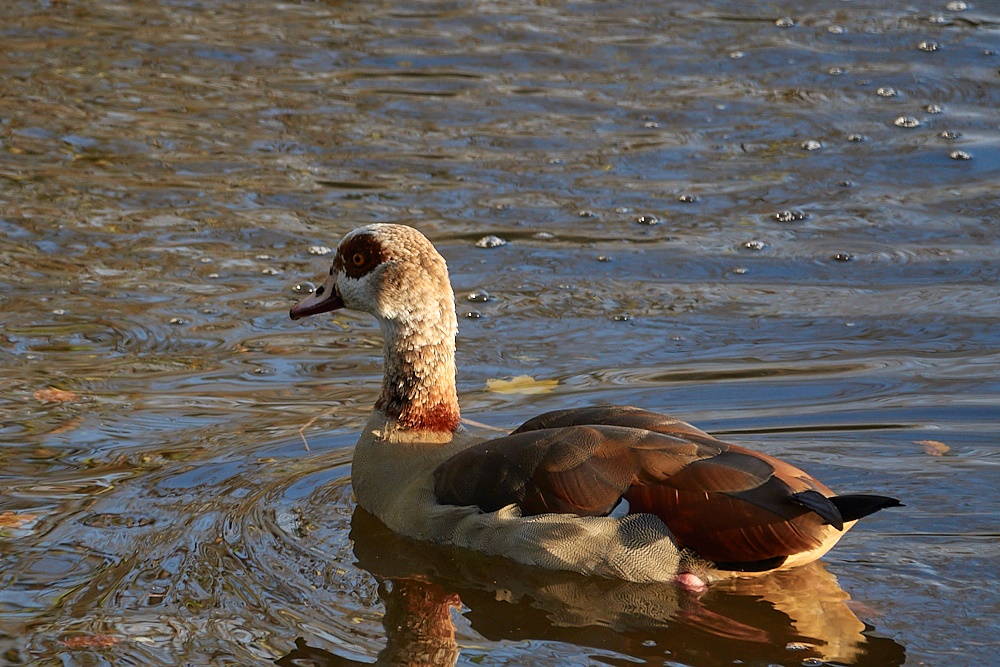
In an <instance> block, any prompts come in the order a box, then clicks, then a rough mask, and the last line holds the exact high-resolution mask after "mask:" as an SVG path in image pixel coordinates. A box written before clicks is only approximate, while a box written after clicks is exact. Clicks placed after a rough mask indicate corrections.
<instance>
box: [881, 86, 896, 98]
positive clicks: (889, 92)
mask: <svg viewBox="0 0 1000 667" xmlns="http://www.w3.org/2000/svg"><path fill="white" fill-rule="evenodd" d="M875 94H876V95H878V96H879V97H896V95H899V91H897V90H896V89H895V88H893V87H892V86H880V87H879V89H878V90H876V91H875Z"/></svg>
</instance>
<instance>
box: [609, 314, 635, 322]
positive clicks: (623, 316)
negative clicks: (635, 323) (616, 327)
mask: <svg viewBox="0 0 1000 667" xmlns="http://www.w3.org/2000/svg"><path fill="white" fill-rule="evenodd" d="M612 319H614V321H615V322H631V321H632V316H631V315H629V314H628V313H621V314H620V315H615V316H614V317H613V318H612Z"/></svg>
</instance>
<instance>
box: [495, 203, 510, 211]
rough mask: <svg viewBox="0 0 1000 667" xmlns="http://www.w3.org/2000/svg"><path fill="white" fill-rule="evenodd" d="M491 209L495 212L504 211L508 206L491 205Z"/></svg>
mask: <svg viewBox="0 0 1000 667" xmlns="http://www.w3.org/2000/svg"><path fill="white" fill-rule="evenodd" d="M493 208H494V209H496V210H497V211H506V210H508V209H509V208H510V204H493Z"/></svg>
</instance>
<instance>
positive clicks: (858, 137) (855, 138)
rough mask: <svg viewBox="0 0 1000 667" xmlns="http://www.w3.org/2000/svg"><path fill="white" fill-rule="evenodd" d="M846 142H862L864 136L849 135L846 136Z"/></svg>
mask: <svg viewBox="0 0 1000 667" xmlns="http://www.w3.org/2000/svg"><path fill="white" fill-rule="evenodd" d="M847 140H848V141H855V142H858V141H864V140H865V135H863V134H849V135H847Z"/></svg>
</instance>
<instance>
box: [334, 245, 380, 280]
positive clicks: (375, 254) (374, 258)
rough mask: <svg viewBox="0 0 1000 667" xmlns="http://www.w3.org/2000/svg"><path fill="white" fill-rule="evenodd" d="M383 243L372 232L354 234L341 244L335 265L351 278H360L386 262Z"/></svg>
mask: <svg viewBox="0 0 1000 667" xmlns="http://www.w3.org/2000/svg"><path fill="white" fill-rule="evenodd" d="M385 259H386V254H385V252H384V251H383V249H382V245H381V244H380V243H379V242H378V241H377V240H376V239H375V237H374V236H372V235H371V234H359V235H358V236H353V237H351V238H350V239H348V240H347V241H345V242H344V243H342V244H341V246H340V249H339V250H338V251H337V259H336V260H335V262H334V266H336V265H338V264H339V267H337V268H342V269H343V270H344V273H346V274H347V276H348V277H349V278H355V279H357V278H360V277H362V276H364V275H367V274H368V273H371V271H372V269H374V268H375V267H376V266H378V265H379V264H381V263H382V262H384V261H385Z"/></svg>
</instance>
